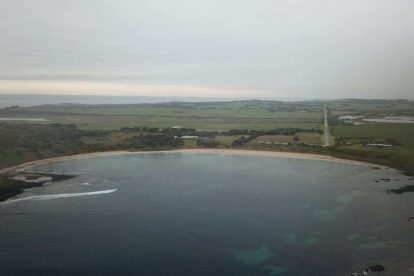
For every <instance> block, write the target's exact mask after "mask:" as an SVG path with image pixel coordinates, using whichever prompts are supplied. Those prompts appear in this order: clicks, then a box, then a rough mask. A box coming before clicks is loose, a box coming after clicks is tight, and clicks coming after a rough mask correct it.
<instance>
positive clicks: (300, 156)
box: [0, 149, 390, 174]
mask: <svg viewBox="0 0 414 276" xmlns="http://www.w3.org/2000/svg"><path fill="white" fill-rule="evenodd" d="M156 153H192V154H233V155H245V156H265V157H281V158H293V159H307V160H319V161H330V162H337V163H343V164H354V165H361V166H367V167H371V168H381V169H385V168H386V169H390V167H388V166H384V165H379V164H374V163H368V162H362V161H356V160H351V159H342V158H337V157H332V156H329V155H322V154H312V153H298V152H280V151H259V150H239V149H176V150H160V151H104V152H94V153H83V154H76V155H67V156H60V157H52V158H47V159H40V160H34V161H30V162H26V163H23V164H20V165H16V166H12V167H8V168H5V169H2V170H0V174H15V173H20V172H25V170H27V169H29V168H32V167H36V166H39V165H45V164H50V163H55V162H62V161H66V160H78V159H87V158H97V157H106V156H118V155H139V154H156Z"/></svg>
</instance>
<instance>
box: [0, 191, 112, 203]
mask: <svg viewBox="0 0 414 276" xmlns="http://www.w3.org/2000/svg"><path fill="white" fill-rule="evenodd" d="M116 190H117V189H113V190H103V191H95V192H85V193H70V194H53V195H37V196H27V197H22V198H16V199H11V200H7V201H4V202H1V203H0V204H2V205H4V204H10V203H15V202H19V201H27V200H48V199H56V198H66V197H80V196H91V195H101V194H110V193H113V192H115V191H116Z"/></svg>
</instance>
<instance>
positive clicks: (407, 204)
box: [0, 153, 414, 275]
mask: <svg viewBox="0 0 414 276" xmlns="http://www.w3.org/2000/svg"><path fill="white" fill-rule="evenodd" d="M35 170H36V171H43V172H53V173H65V174H74V175H77V177H75V178H72V179H69V180H65V181H62V182H58V183H52V184H49V185H46V186H44V187H37V188H33V189H30V190H28V191H26V192H25V193H23V194H22V195H20V196H19V199H17V200H11V201H6V202H4V203H2V204H1V205H0V219H1V226H0V249H1V250H0V260H1V261H0V275H349V272H350V271H362V270H363V269H364V268H365V267H367V266H368V265H371V264H376V263H379V264H380V263H381V262H383V261H384V260H389V259H398V258H405V259H406V258H407V257H410V256H414V235H413V224H412V223H411V222H409V219H408V218H409V217H411V216H413V215H414V213H413V212H414V211H413V210H414V208H413V207H414V194H412V193H406V194H401V195H394V194H387V193H386V190H387V189H390V188H397V187H400V186H403V185H408V184H410V183H411V184H412V181H411V182H410V180H409V179H408V177H406V176H403V175H400V174H399V173H398V172H396V171H394V170H387V169H381V170H374V169H372V168H369V167H366V166H361V165H354V164H342V163H335V162H327V161H317V160H299V159H290V158H276V157H260V156H238V155H229V154H194V153H154V154H142V155H128V156H111V157H101V158H92V159H83V160H68V161H63V162H58V163H54V164H49V165H42V166H39V167H37V168H35ZM381 178H391V179H392V181H391V182H382V181H379V182H377V181H376V180H379V179H381Z"/></svg>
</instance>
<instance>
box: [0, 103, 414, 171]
mask: <svg viewBox="0 0 414 276" xmlns="http://www.w3.org/2000/svg"><path fill="white" fill-rule="evenodd" d="M325 104H326V105H327V106H328V110H329V111H328V114H329V116H328V121H329V125H330V133H331V135H332V139H331V143H330V144H331V146H330V147H328V148H326V147H322V145H323V135H322V134H323V126H322V123H323V120H322V117H323V113H322V111H323V106H324V105H325ZM413 114H414V103H413V102H411V101H406V100H391V101H387V100H336V101H303V102H281V101H257V100H251V101H228V102H168V103H157V104H119V105H108V104H106V105H81V104H59V105H39V106H31V107H18V106H10V107H6V108H2V109H0V118H31V119H35V118H38V119H42V120H40V121H30V122H27V121H12V120H10V121H7V120H4V123H2V128H1V132H2V133H1V139H3V141H2V142H3V143H2V146H0V151H1V154H0V168H1V167H6V166H10V165H14V164H19V163H22V162H25V161H29V160H36V159H39V158H46V157H51V156H59V155H67V154H75V153H80V152H93V151H106V150H114V149H127V150H142V149H150V150H156V149H160V148H163V149H164V148H177V147H180V148H182V147H187V148H196V147H219V148H220V147H221V148H232V147H236V148H244V149H257V150H276V151H297V152H315V153H322V154H329V155H334V156H338V157H344V158H350V159H357V160H364V161H370V162H376V163H381V164H386V165H389V166H393V167H397V168H401V169H403V170H405V171H406V172H413V171H414V161H413V160H414V139H413V137H414V124H394V123H375V122H367V121H364V120H363V119H364V118H372V117H378V116H383V115H392V116H395V115H402V116H413ZM343 115H353V116H357V117H358V119H355V120H353V121H349V120H342V119H341V117H340V116H343ZM62 129H63V132H62ZM56 131H61V132H62V133H66V134H65V135H66V136H68V135H69V136H68V137H71V136H70V135H74V136H73V137H74V138H73V139H71V140H70V141H69V142H68V141H67V140H65V138H64V136H59V135H56V134H55V133H54V132H56ZM13 133H14V134H13ZM13 135H15V136H13ZM16 135H17V136H16ZM185 135H190V136H192V135H194V136H197V137H195V138H191V139H182V141H179V142H177V143H175V142H174V139H176V140H177V139H178V140H180V139H181V138H180V137H181V136H185ZM66 136H65V137H66ZM13 137H15V138H16V137H17V138H16V139H17V140H14V139H13ZM22 137H25V138H26V139H23V140H22ZM174 137H175V138H174ZM6 140H7V141H8V143H9V144H8V146H7V147H6V146H5V143H4V141H6ZM151 141H156V142H154V143H153V142H151ZM370 143H371V144H372V143H374V144H375V143H382V144H387V145H390V148H387V149H384V148H372V147H367V146H366V145H367V144H370ZM17 144H18V145H17ZM39 145H40V146H39ZM47 145H52V146H53V147H48V146H47Z"/></svg>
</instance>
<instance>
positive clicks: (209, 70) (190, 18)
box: [0, 0, 414, 99]
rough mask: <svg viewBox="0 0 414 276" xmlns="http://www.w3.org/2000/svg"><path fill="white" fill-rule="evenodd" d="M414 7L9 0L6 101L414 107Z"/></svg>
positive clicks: (242, 0)
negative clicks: (270, 101) (116, 98)
mask: <svg viewBox="0 0 414 276" xmlns="http://www.w3.org/2000/svg"><path fill="white" fill-rule="evenodd" d="M413 14H414V1H413V0H257V1H252V0H249V1H246V0H146V1H141V0H70V1H68V0H36V1H33V0H0V94H23V93H24V94H25V93H38V94H72V95H84V94H89V95H140V96H200V97H201V96H202V97H251V98H274V99H287V98H291V99H295V98H296V99H334V98H408V99H414V16H413Z"/></svg>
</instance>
